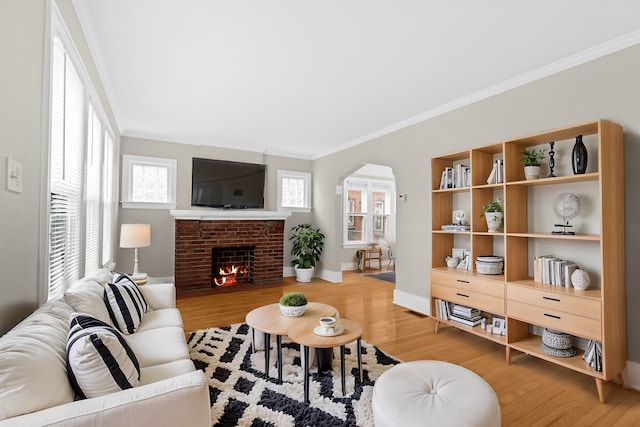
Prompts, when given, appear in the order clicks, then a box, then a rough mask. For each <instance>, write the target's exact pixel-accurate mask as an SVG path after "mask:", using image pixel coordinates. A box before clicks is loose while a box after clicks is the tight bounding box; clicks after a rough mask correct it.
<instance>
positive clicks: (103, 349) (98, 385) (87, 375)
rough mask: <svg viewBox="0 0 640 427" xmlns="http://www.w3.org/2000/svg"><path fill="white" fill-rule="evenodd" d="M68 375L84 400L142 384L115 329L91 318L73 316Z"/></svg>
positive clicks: (134, 362) (135, 362) (130, 354)
mask: <svg viewBox="0 0 640 427" xmlns="http://www.w3.org/2000/svg"><path fill="white" fill-rule="evenodd" d="M67 371H68V374H69V380H70V381H71V385H72V386H73V388H74V390H75V391H76V392H77V393H78V395H79V396H80V397H82V398H87V397H89V398H90V397H98V396H102V395H105V394H108V393H112V392H116V391H119V390H125V389H128V388H132V387H135V386H137V385H138V384H139V383H140V366H139V365H138V360H137V359H136V356H135V354H134V353H133V351H132V350H131V348H130V347H129V345H128V344H127V342H126V340H125V339H124V337H123V336H122V335H121V334H120V332H118V331H117V330H116V329H115V328H113V327H112V326H110V325H109V324H107V323H105V322H102V321H100V320H98V319H96V318H94V317H92V316H89V315H88V314H83V313H73V314H72V315H71V316H70V331H69V342H68V344H67Z"/></svg>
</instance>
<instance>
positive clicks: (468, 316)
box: [450, 304, 482, 326]
mask: <svg viewBox="0 0 640 427" xmlns="http://www.w3.org/2000/svg"><path fill="white" fill-rule="evenodd" d="M450 319H451V320H452V321H454V322H459V323H462V324H463V325H467V326H476V325H479V324H480V322H481V321H482V316H481V312H480V310H478V309H477V308H472V307H467V306H464V305H460V304H454V305H453V311H452V312H451V316H450Z"/></svg>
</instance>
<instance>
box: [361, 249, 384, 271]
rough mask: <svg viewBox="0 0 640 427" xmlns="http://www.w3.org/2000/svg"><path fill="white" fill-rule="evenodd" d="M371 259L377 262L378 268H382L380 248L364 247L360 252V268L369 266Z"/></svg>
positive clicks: (364, 268)
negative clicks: (361, 252) (362, 251)
mask: <svg viewBox="0 0 640 427" xmlns="http://www.w3.org/2000/svg"><path fill="white" fill-rule="evenodd" d="M371 261H376V262H377V263H378V270H382V249H381V248H379V247H378V248H371V249H365V250H364V253H363V254H362V268H363V270H366V269H367V268H373V267H371Z"/></svg>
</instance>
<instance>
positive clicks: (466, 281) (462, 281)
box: [456, 279, 469, 283]
mask: <svg viewBox="0 0 640 427" xmlns="http://www.w3.org/2000/svg"><path fill="white" fill-rule="evenodd" d="M456 282H460V283H469V281H468V280H460V279H456Z"/></svg>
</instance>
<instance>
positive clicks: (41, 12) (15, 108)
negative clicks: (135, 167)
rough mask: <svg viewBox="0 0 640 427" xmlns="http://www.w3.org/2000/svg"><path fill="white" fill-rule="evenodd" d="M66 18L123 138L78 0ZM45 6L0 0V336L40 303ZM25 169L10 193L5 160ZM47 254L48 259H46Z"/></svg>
mask: <svg viewBox="0 0 640 427" xmlns="http://www.w3.org/2000/svg"><path fill="white" fill-rule="evenodd" d="M58 3H59V6H60V12H61V15H62V17H63V19H64V20H65V22H66V25H67V26H68V28H69V31H70V32H71V35H72V37H73V38H74V41H75V42H76V46H77V48H78V50H79V53H80V55H81V56H82V58H83V61H84V63H85V65H86V67H87V70H88V72H89V74H90V76H91V78H92V80H93V82H94V85H95V87H96V91H97V92H98V96H99V97H100V99H101V101H102V103H103V105H104V107H105V109H106V110H107V111H106V113H107V114H108V116H109V117H108V119H109V120H110V122H111V124H112V126H113V128H114V131H115V132H116V140H115V143H116V150H118V149H119V145H118V144H119V141H120V138H119V136H118V135H117V131H118V129H117V126H116V125H115V119H114V117H113V114H112V112H111V110H110V108H109V104H108V102H107V99H106V95H105V93H104V90H103V88H102V85H101V84H100V81H99V79H98V78H97V73H96V71H95V66H94V63H93V60H92V58H91V55H90V54H89V50H88V48H87V45H86V42H85V40H84V37H83V35H82V31H81V29H80V25H79V23H78V21H77V17H76V15H75V11H74V9H73V6H72V4H71V0H59V1H58ZM48 4H49V2H47V1H45V0H29V1H23V0H2V1H1V2H0V52H2V56H1V57H0V61H1V62H0V68H1V69H2V79H0V93H1V94H2V96H0V132H1V134H0V141H1V142H0V207H2V209H0V224H2V226H1V227H0V277H1V279H0V334H3V333H4V332H6V331H7V330H8V329H10V328H11V327H12V326H13V325H15V324H16V323H17V322H19V321H20V320H22V319H23V318H24V317H25V316H26V315H27V314H28V313H29V312H30V311H32V310H33V309H34V308H35V307H37V306H38V304H39V297H40V299H42V298H43V297H45V296H43V295H39V289H40V285H42V284H39V280H40V279H42V278H44V277H45V274H44V272H42V271H40V270H39V269H40V265H41V264H42V263H41V260H40V257H41V252H40V242H41V241H42V235H43V233H46V227H44V226H43V224H42V222H41V213H42V209H43V208H44V206H43V203H42V200H43V198H44V197H46V196H43V194H44V193H43V192H44V191H46V189H45V188H44V186H43V184H44V182H43V180H46V169H45V168H44V167H43V165H46V164H47V162H48V159H47V152H46V150H45V149H43V147H44V145H43V143H42V141H43V137H42V123H43V121H42V114H43V112H42V108H43V107H42V106H43V69H44V52H45V43H46V42H47V41H48V37H47V35H46V34H45V28H46V22H47V10H48ZM7 156H8V157H12V158H14V159H16V160H18V161H20V162H22V164H23V174H24V176H23V179H24V181H23V191H22V193H20V194H17V193H12V192H9V191H6V182H5V177H6V157H7ZM45 256H46V254H45Z"/></svg>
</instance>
